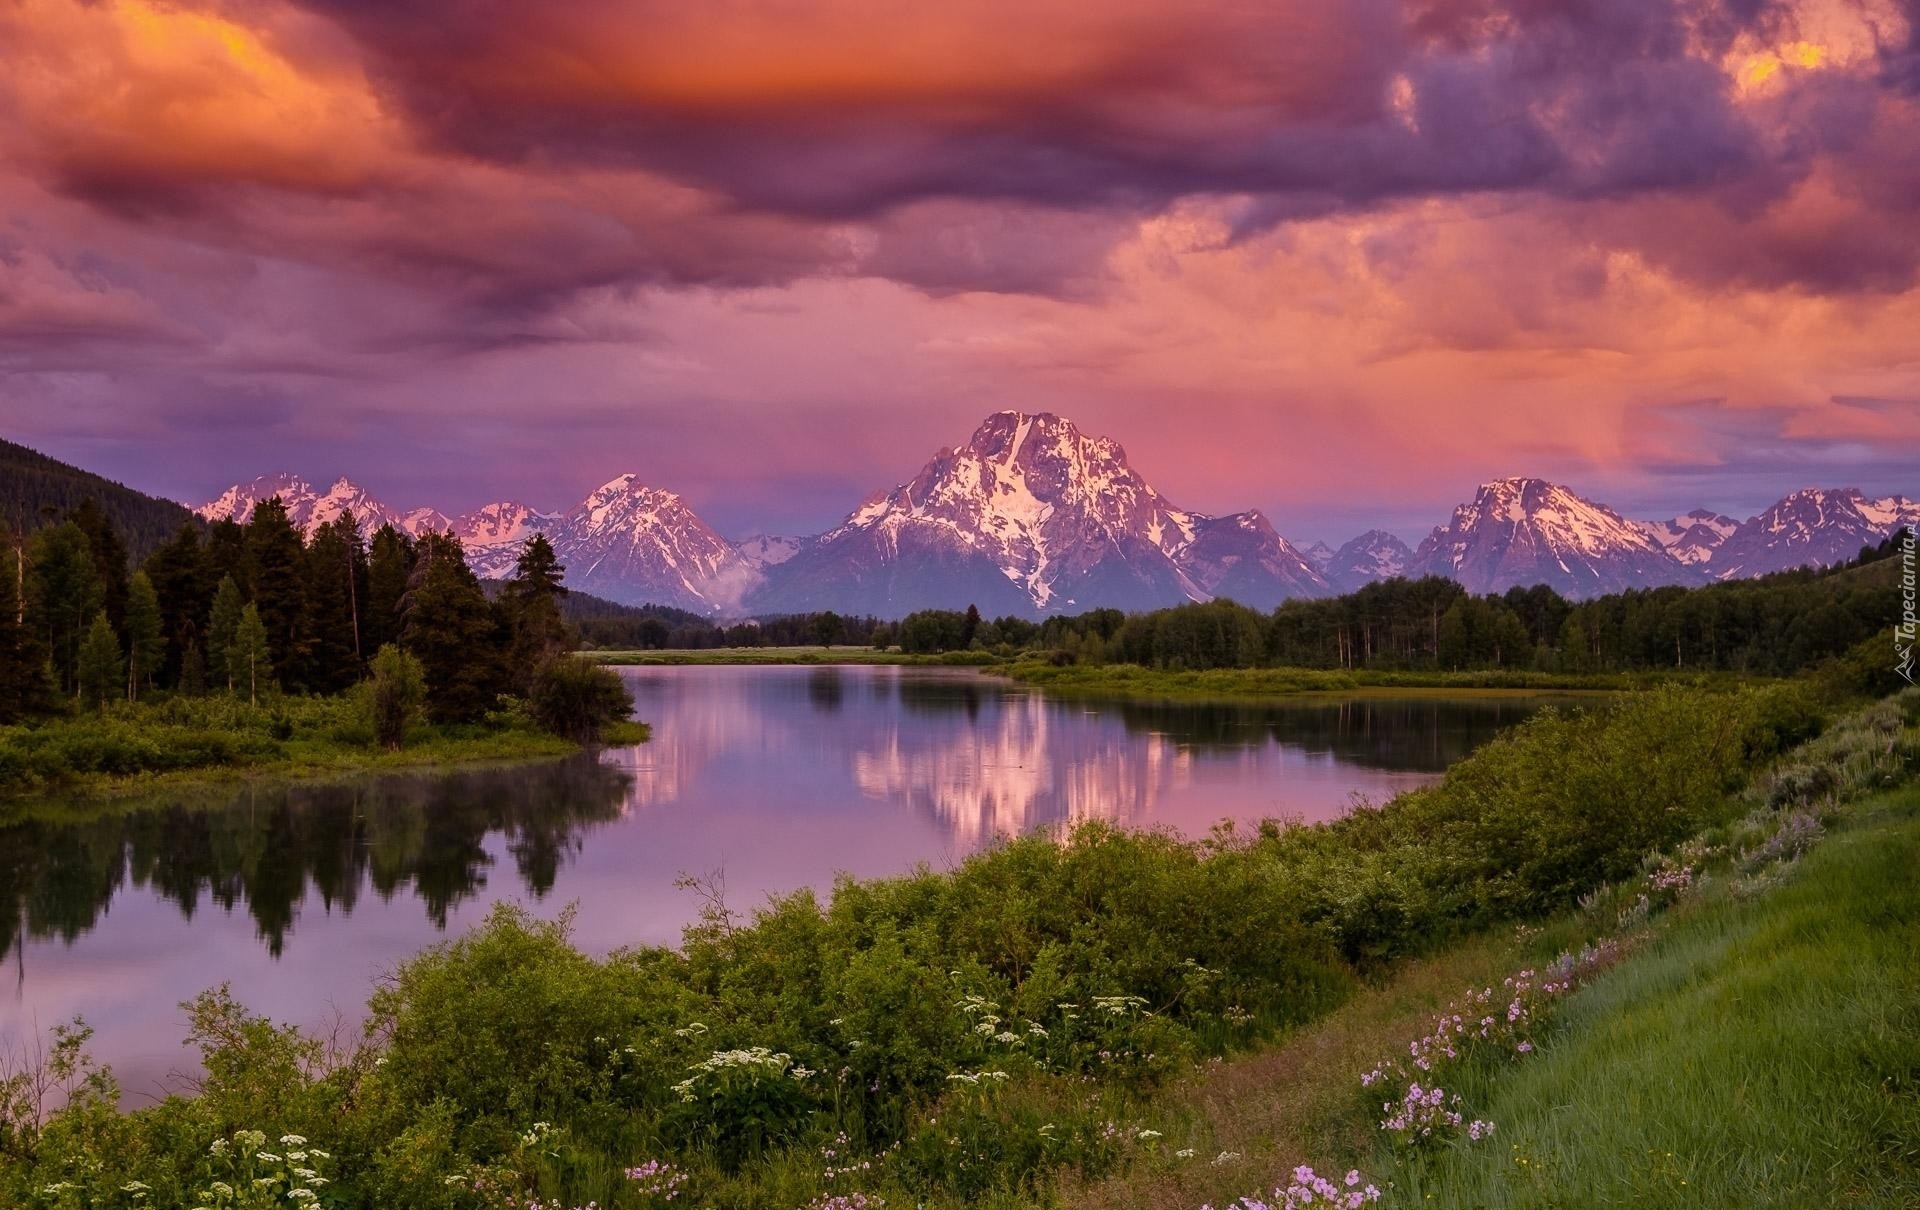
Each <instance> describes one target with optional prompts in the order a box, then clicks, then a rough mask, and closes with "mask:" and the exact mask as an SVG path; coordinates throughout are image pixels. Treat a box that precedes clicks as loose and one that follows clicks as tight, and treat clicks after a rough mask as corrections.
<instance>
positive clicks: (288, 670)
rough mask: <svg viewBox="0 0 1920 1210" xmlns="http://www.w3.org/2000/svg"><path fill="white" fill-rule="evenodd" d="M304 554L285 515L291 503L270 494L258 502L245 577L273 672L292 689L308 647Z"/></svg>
mask: <svg viewBox="0 0 1920 1210" xmlns="http://www.w3.org/2000/svg"><path fill="white" fill-rule="evenodd" d="M305 555H306V548H305V544H304V543H303V542H302V541H301V539H300V531H299V530H297V529H295V528H294V527H293V522H292V521H291V520H289V519H288V518H287V506H286V505H285V504H284V503H282V502H281V500H280V497H278V496H271V497H269V498H267V499H265V500H262V501H261V502H260V503H259V504H257V505H255V506H254V509H253V517H252V519H251V520H249V521H248V522H247V578H248V580H249V581H250V582H251V587H252V590H253V598H252V603H253V606H254V608H255V610H256V611H258V613H259V615H260V624H261V626H263V627H265V628H266V632H267V645H268V647H269V648H270V649H271V650H272V652H273V675H274V677H276V678H277V679H278V680H279V681H280V683H281V684H283V685H287V686H290V687H291V686H296V685H299V684H302V683H303V674H304V673H305V671H306V660H307V655H308V650H309V639H308V635H307V610H306V584H305V582H304V576H303V575H302V574H301V573H302V571H303V567H302V564H303V562H304V560H305Z"/></svg>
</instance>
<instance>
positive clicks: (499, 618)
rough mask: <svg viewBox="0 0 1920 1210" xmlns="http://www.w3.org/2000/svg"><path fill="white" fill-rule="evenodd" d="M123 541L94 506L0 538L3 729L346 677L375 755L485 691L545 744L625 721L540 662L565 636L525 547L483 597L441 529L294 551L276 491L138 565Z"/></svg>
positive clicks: (556, 578)
mask: <svg viewBox="0 0 1920 1210" xmlns="http://www.w3.org/2000/svg"><path fill="white" fill-rule="evenodd" d="M128 545H129V544H128V542H127V541H126V539H125V538H124V537H123V536H122V534H121V531H120V529H119V526H118V525H117V524H116V523H115V521H114V518H113V516H112V515H111V514H110V513H108V512H107V510H106V509H105V508H104V507H102V506H101V505H100V504H98V503H97V502H96V501H95V500H94V499H93V498H92V497H88V498H86V499H83V500H82V501H81V502H80V503H79V504H78V505H77V506H76V507H75V508H74V509H72V510H71V511H70V512H69V513H68V514H67V515H66V516H65V517H64V519H62V520H60V521H59V522H58V523H57V524H48V525H44V526H42V527H41V528H39V529H38V530H37V532H35V533H33V534H32V536H31V537H27V538H21V537H16V536H14V535H13V534H12V532H11V531H9V530H6V529H5V528H4V527H0V552H4V555H5V561H6V562H7V563H8V564H10V566H8V567H6V568H5V569H4V570H5V572H6V573H7V574H4V575H0V723H4V722H10V721H15V720H18V719H21V718H30V717H33V716H35V715H45V714H55V713H62V712H65V711H69V710H71V709H73V708H75V707H76V706H77V707H79V708H82V709H98V708H101V707H104V706H106V705H107V704H109V703H112V702H117V701H128V702H134V703H138V702H140V701H142V700H144V699H149V698H153V697H156V696H158V697H161V698H165V697H170V696H179V697H201V696H205V695H208V694H231V695H233V696H235V697H237V698H239V699H240V700H242V701H244V702H247V703H250V704H258V703H260V702H261V701H262V700H263V699H266V698H271V697H273V696H275V695H278V694H283V693H285V694H301V695H309V696H329V695H335V694H340V693H343V692H345V691H347V690H350V689H354V688H355V687H356V686H359V685H360V684H362V682H367V683H369V685H370V687H371V689H370V691H371V693H372V696H373V704H372V707H371V709H372V711H373V714H374V716H375V731H376V732H377V733H378V735H379V737H380V739H381V740H382V742H383V743H386V744H387V745H388V746H390V747H391V746H397V744H398V741H399V736H400V734H401V733H402V732H403V731H404V729H405V726H406V722H407V718H408V717H409V716H410V715H411V714H413V713H415V712H423V713H424V715H425V717H426V719H427V720H428V721H430V722H432V723H436V724H457V723H471V722H476V721H478V720H480V719H481V718H482V717H483V716H485V715H486V714H487V712H488V711H489V710H491V709H492V708H494V706H495V705H496V703H497V702H498V701H499V699H500V698H501V696H502V695H514V696H517V697H519V698H522V699H525V700H528V701H530V702H531V703H532V704H533V708H534V712H535V713H536V714H537V715H540V716H541V721H542V723H543V724H545V725H547V726H548V727H549V728H550V729H553V730H555V731H557V732H559V733H561V734H567V735H580V736H582V737H585V736H587V735H588V734H589V733H591V732H592V731H593V730H594V727H595V725H596V720H607V719H610V718H613V717H617V716H623V715H621V713H620V712H621V707H622V705H623V703H624V700H625V694H624V690H622V689H621V688H620V686H619V684H618V682H617V678H613V677H611V676H610V675H606V674H599V673H596V672H595V670H593V669H590V668H586V667H585V666H583V665H581V664H580V663H579V662H578V661H574V660H566V659H560V658H557V657H560V656H562V655H564V654H566V653H567V652H569V651H571V650H572V649H573V648H574V647H575V646H576V645H577V642H578V639H577V636H576V635H575V634H574V633H573V632H572V631H571V629H569V627H568V626H567V625H566V623H565V621H564V620H563V618H562V617H561V614H560V602H561V601H563V600H564V599H565V597H566V595H567V589H566V586H565V584H564V583H563V578H564V572H565V569H564V568H562V567H561V566H560V565H559V563H558V561H557V560H556V558H555V556H554V552H553V548H552V546H551V545H549V544H548V542H547V540H546V539H545V538H544V537H542V536H539V535H536V536H534V537H533V538H531V539H529V540H528V541H527V543H526V546H525V548H524V550H523V551H522V552H521V556H520V559H519V563H518V566H517V568H516V570H515V572H514V574H513V576H512V577H511V578H510V579H508V580H507V581H505V582H504V583H503V584H501V585H499V586H498V587H497V589H496V591H495V592H494V594H493V595H492V597H491V598H490V597H489V595H488V592H487V591H486V589H485V587H483V585H482V584H481V582H480V581H479V579H478V578H477V577H476V576H475V575H474V573H473V571H472V570H471V569H470V568H469V567H468V566H467V561H466V555H465V552H464V550H462V548H461V544H460V541H459V539H458V538H457V537H455V536H454V535H453V534H452V533H445V534H438V533H427V534H424V535H421V536H420V537H418V538H415V537H410V536H409V535H407V534H404V533H401V532H400V531H398V530H396V529H395V528H393V527H392V526H382V527H381V528H380V529H379V530H378V531H376V532H375V533H374V534H373V536H372V539H371V541H367V540H364V539H363V538H362V536H361V533H360V530H359V528H358V525H357V523H356V520H355V518H354V517H353V515H352V514H351V513H350V512H349V513H343V514H342V515H341V516H340V517H338V518H336V519H335V520H333V521H330V522H328V523H327V524H325V525H322V526H320V527H319V528H318V529H316V530H315V531H314V533H313V535H312V537H311V539H308V538H307V537H305V536H303V535H302V533H301V532H300V530H299V529H298V528H297V527H295V526H294V525H293V524H292V522H291V521H290V520H289V518H288V516H287V510H286V508H285V506H284V505H283V504H282V502H281V501H280V500H279V498H278V497H275V498H273V499H269V500H267V501H264V502H262V503H261V504H260V505H259V506H258V507H257V508H255V509H254V511H253V514H252V516H251V517H250V518H248V520H247V521H246V522H245V523H244V524H242V523H240V522H238V521H236V520H232V519H228V520H223V521H216V522H214V523H213V524H212V525H210V526H203V525H201V524H200V523H199V522H198V521H189V522H186V523H183V524H181V525H180V526H179V527H178V528H177V529H176V530H175V532H174V533H173V535H172V537H170V538H169V539H168V540H167V541H165V542H164V543H162V544H161V545H159V546H158V547H157V548H156V549H154V550H153V551H152V553H150V554H148V555H147V556H146V557H145V558H144V559H142V560H139V561H138V562H135V561H134V560H133V559H132V558H130V556H129V551H128ZM616 699H618V700H616Z"/></svg>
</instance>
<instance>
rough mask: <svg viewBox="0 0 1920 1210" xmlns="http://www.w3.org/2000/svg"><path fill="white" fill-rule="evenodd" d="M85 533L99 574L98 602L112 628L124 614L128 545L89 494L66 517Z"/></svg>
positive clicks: (121, 622) (124, 619)
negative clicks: (100, 603)
mask: <svg viewBox="0 0 1920 1210" xmlns="http://www.w3.org/2000/svg"><path fill="white" fill-rule="evenodd" d="M68 519H69V520H71V521H72V522H73V523H74V524H75V525H77V526H79V527H80V532H81V533H83V534H85V535H86V536H87V549H88V550H90V551H91V552H92V553H93V568H94V571H95V572H97V573H98V574H99V576H100V589H101V594H102V597H101V602H102V605H103V607H104V608H105V609H106V611H107V621H109V622H111V623H112V624H113V625H114V626H115V627H119V626H121V625H123V624H124V623H125V621H126V617H127V544H126V541H125V540H124V539H123V538H121V537H120V531H119V530H117V529H115V528H114V526H113V522H112V520H110V519H109V518H108V516H107V513H106V510H105V509H103V508H101V507H100V505H99V502H98V501H96V500H94V499H93V497H91V496H89V497H87V498H86V499H85V500H82V501H81V502H80V507H79V508H76V509H74V510H73V512H72V514H71V515H70V516H69V518H68Z"/></svg>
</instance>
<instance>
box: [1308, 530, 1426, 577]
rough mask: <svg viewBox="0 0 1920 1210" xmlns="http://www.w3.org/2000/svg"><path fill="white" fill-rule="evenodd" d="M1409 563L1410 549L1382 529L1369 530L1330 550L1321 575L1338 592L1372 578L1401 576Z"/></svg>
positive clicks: (1411, 555)
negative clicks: (1336, 548)
mask: <svg viewBox="0 0 1920 1210" xmlns="http://www.w3.org/2000/svg"><path fill="white" fill-rule="evenodd" d="M1412 562H1413V549H1412V548H1411V547H1409V546H1408V545H1407V544H1406V543H1405V542H1402V541H1401V540H1400V539H1399V538H1397V537H1395V536H1394V535H1392V534H1390V533H1388V532H1387V531H1386V530H1384V529H1370V530H1368V531H1367V532H1366V533H1364V534H1361V535H1360V536H1359V537H1357V538H1354V539H1352V540H1351V541H1349V542H1347V543H1345V544H1344V545H1342V546H1341V547H1340V549H1339V550H1335V551H1330V552H1328V555H1327V560H1326V562H1325V563H1323V564H1321V567H1320V571H1321V574H1323V575H1325V576H1326V577H1327V579H1328V580H1330V581H1331V582H1332V583H1333V586H1334V587H1335V588H1338V589H1339V590H1340V591H1341V592H1352V591H1353V590H1354V589H1356V588H1359V587H1361V586H1362V585H1366V584H1371V583H1373V582H1374V581H1375V580H1390V579H1392V578H1393V577H1395V576H1398V575H1404V574H1405V573H1406V570H1407V566H1408V564H1410V563H1412Z"/></svg>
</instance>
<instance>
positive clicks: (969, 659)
mask: <svg viewBox="0 0 1920 1210" xmlns="http://www.w3.org/2000/svg"><path fill="white" fill-rule="evenodd" d="M580 656H581V658H582V659H586V660H591V661H593V662H594V663H596V664H616V665H651V664H901V665H908V666H920V665H934V666H944V665H961V666H966V667H974V666H980V665H987V664H998V663H1000V662H1001V659H1000V657H999V656H997V655H994V654H993V653H992V652H987V651H949V652H945V653H943V654H941V655H909V654H907V653H905V652H902V651H897V650H886V651H880V650H876V649H875V648H872V647H704V648H670V649H662V650H645V651H611V650H609V651H582V652H581V653H580Z"/></svg>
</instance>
